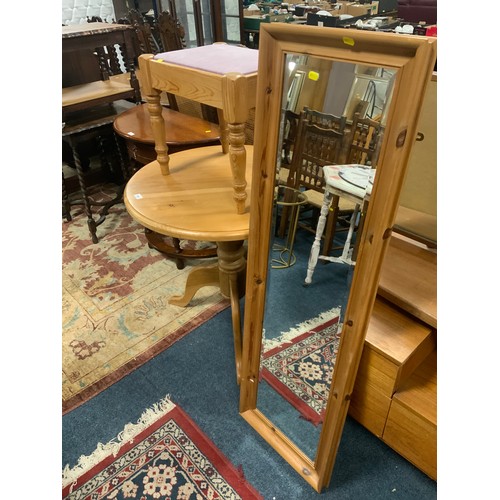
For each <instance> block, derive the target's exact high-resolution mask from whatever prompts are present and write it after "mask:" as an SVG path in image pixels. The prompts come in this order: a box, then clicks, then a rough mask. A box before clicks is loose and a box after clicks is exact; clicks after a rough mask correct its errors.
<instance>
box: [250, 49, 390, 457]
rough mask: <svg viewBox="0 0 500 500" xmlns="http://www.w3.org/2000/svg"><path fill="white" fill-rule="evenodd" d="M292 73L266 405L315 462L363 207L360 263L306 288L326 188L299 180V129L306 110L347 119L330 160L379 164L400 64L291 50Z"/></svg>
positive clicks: (342, 224) (324, 267) (322, 271)
mask: <svg viewBox="0 0 500 500" xmlns="http://www.w3.org/2000/svg"><path fill="white" fill-rule="evenodd" d="M285 70H286V73H285V75H284V79H283V85H284V87H283V90H284V92H283V102H282V109H281V112H282V120H281V124H280V135H281V137H280V140H279V141H278V144H280V150H279V151H277V152H276V157H277V170H276V189H275V193H276V196H275V202H274V208H273V224H272V231H273V236H272V245H271V247H272V248H271V250H270V255H269V275H268V283H267V294H266V305H265V315H264V325H263V343H262V353H261V365H260V377H259V386H258V399H257V408H258V409H259V410H260V411H261V412H262V413H263V414H264V415H265V416H266V417H267V418H269V419H270V420H271V421H272V422H273V425H274V426H276V427H277V428H279V429H280V430H281V431H282V432H284V433H285V434H286V436H287V437H288V438H289V439H290V440H291V441H292V442H293V443H294V444H295V445H297V446H298V447H299V448H300V449H301V450H302V451H303V452H304V453H305V454H306V455H307V456H309V457H310V458H311V460H314V457H315V454H316V451H317V444H318V440H319V436H320V432H321V422H322V418H323V414H324V410H325V408H326V402H327V398H328V394H329V389H330V384H331V381H332V374H333V370H334V365H335V358H336V354H337V350H338V345H339V340H340V337H341V335H342V324H343V314H344V311H345V310H346V307H347V302H348V299H349V292H350V285H351V281H352V277H353V273H354V271H355V259H356V251H360V250H359V249H357V250H356V249H355V241H356V233H357V231H360V230H361V227H362V224H361V221H362V215H361V214H362V213H363V211H361V214H360V213H358V214H356V215H355V217H354V221H355V222H354V224H355V225H354V228H355V229H357V231H355V232H354V234H353V237H352V240H351V243H352V245H351V251H350V253H349V258H350V261H349V262H350V263H344V262H326V261H324V260H319V261H318V263H317V266H316V269H315V271H314V275H313V278H312V283H311V284H309V285H307V286H305V277H306V273H307V265H308V259H309V254H310V251H311V246H312V244H313V241H314V237H315V234H314V232H315V229H316V225H317V220H318V215H319V208H318V207H320V206H321V202H322V197H323V194H322V193H323V189H322V187H319V186H318V189H316V193H315V196H314V200H315V201H313V195H314V193H312V191H314V190H311V189H309V188H306V187H304V186H303V185H301V183H300V182H297V181H296V179H297V178H298V177H297V176H295V177H294V176H292V177H293V178H291V177H290V171H292V173H293V172H294V171H295V170H294V169H297V168H299V167H298V165H302V167H304V166H305V165H306V164H307V162H306V160H303V159H302V158H305V156H304V150H305V149H307V146H304V147H303V148H299V147H298V146H297V144H298V141H299V136H298V135H299V134H297V128H298V129H299V130H300V126H299V121H300V116H301V115H302V119H304V118H305V116H304V115H303V112H304V109H306V110H307V109H308V110H315V111H319V112H321V113H325V114H330V115H334V116H337V117H344V119H343V120H342V124H341V125H339V124H338V123H333V122H332V123H330V124H329V125H328V126H327V128H335V129H337V130H338V134H340V135H341V141H342V151H341V153H339V156H338V157H337V161H336V162H332V161H331V160H330V161H328V160H327V161H326V164H327V165H329V164H332V163H336V164H339V165H342V164H353V163H355V164H360V165H364V166H365V169H366V170H369V169H375V171H376V167H377V158H378V153H379V151H380V146H381V143H382V141H383V137H384V128H385V120H386V116H387V113H388V108H389V105H390V101H391V94H392V88H393V82H394V79H395V76H396V71H395V70H393V69H390V68H381V67H371V66H361V65H357V64H352V63H347V62H340V61H333V60H331V59H323V58H318V57H312V56H308V55H296V54H288V55H287V56H286V63H285ZM364 119H370V120H373V122H375V126H373V127H372V129H373V130H371V129H370V130H371V131H369V133H368V134H365V135H363V136H362V140H363V141H364V144H363V145H364V146H366V148H367V149H368V150H369V151H368V152H367V149H366V148H365V150H363V151H362V153H363V154H354V153H355V152H353V150H352V148H351V143H353V142H355V137H358V135H356V130H357V128H358V127H360V126H361V124H362V123H365V122H363V120H364ZM308 120H309V121H311V120H313V118H312V117H310V118H309V119H308ZM302 123H304V122H302ZM366 123H369V122H366ZM299 133H300V132H299ZM294 135H295V137H294ZM304 137H305V136H304ZM307 140H309V139H307V138H306V139H304V141H305V142H307ZM311 140H314V138H311ZM281 145H282V148H281ZM300 149H302V155H300V154H299V152H297V151H298V150H300ZM358 152H359V151H358ZM325 155H327V153H326V152H325ZM302 167H300V168H302ZM371 173H372V174H373V172H371ZM372 179H373V177H372ZM375 179H376V177H375ZM346 180H347V182H354V183H355V182H356V181H355V180H353V179H350V180H349V179H346ZM368 185H369V183H368V184H366V186H365V187H368ZM368 191H369V189H368ZM366 199H368V198H366ZM318 200H319V201H318ZM313 203H316V204H317V205H316V206H314V205H313ZM318 204H319V205H318ZM367 206H368V207H369V203H368V205H367ZM339 207H340V212H339V215H338V224H337V229H336V231H335V237H334V241H333V247H334V248H333V250H332V251H331V253H330V255H333V256H341V255H342V252H343V251H344V244H345V241H346V238H347V236H348V234H349V231H348V229H349V225H350V222H351V218H352V216H353V213H354V212H353V208H354V205H353V204H352V203H351V205H346V206H343V204H342V201H340V202H339ZM296 216H297V217H296ZM296 223H297V225H296ZM321 246H323V242H321ZM353 248H354V250H352V249H353Z"/></svg>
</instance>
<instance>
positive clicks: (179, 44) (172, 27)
mask: <svg viewBox="0 0 500 500" xmlns="http://www.w3.org/2000/svg"><path fill="white" fill-rule="evenodd" d="M154 29H155V31H156V32H157V38H158V42H159V45H160V51H161V52H170V51H171V50H180V49H184V48H186V41H185V31H184V27H183V26H182V25H181V23H180V22H179V20H178V19H176V18H175V17H174V16H173V15H171V14H170V13H169V12H166V11H165V12H161V13H160V14H159V16H158V19H157V20H156V22H155V24H154Z"/></svg>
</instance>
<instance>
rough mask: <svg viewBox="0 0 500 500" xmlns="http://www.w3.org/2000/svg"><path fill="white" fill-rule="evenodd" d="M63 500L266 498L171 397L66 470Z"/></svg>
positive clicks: (250, 499) (245, 499)
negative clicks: (112, 439)
mask: <svg viewBox="0 0 500 500" xmlns="http://www.w3.org/2000/svg"><path fill="white" fill-rule="evenodd" d="M62 497H63V499H67V500H70V499H71V500H77V499H78V500H79V499H92V500H99V499H134V498H135V499H138V500H148V499H159V498H172V499H173V498H177V499H186V500H187V499H193V500H202V499H212V500H217V499H221V500H226V499H230V500H231V499H234V500H237V499H243V500H253V499H255V500H257V499H261V498H262V497H261V495H259V493H258V492H257V491H256V490H255V489H254V488H253V487H252V486H251V485H250V484H249V483H248V482H247V481H246V480H245V478H244V476H243V472H242V470H241V468H239V469H237V468H235V467H234V466H233V465H232V464H231V463H230V462H229V461H228V459H227V458H226V457H225V456H224V455H223V454H222V453H221V452H220V450H218V449H217V448H216V446H215V445H214V444H213V443H212V442H211V441H210V440H209V439H208V437H207V436H206V435H204V434H203V432H202V431H201V430H200V429H199V428H198V427H197V425H196V424H195V423H194V422H193V421H192V420H191V419H190V417H189V416H188V415H187V414H186V413H185V412H184V411H183V410H182V409H181V408H180V407H179V406H177V405H175V404H174V403H172V402H171V401H170V400H169V399H168V398H165V399H164V400H162V401H161V402H160V403H158V404H156V405H154V407H153V408H150V409H148V410H146V411H145V412H144V413H143V415H142V416H141V418H140V419H139V422H138V423H137V424H134V425H133V424H128V425H126V426H125V428H124V430H123V431H122V432H121V433H120V435H119V436H118V438H117V439H116V440H114V441H112V442H110V443H108V444H106V445H103V444H101V443H99V444H98V446H97V448H96V450H95V451H94V452H93V453H92V455H91V456H89V457H81V458H80V460H79V463H78V464H77V465H76V466H75V467H74V468H73V469H70V468H69V466H66V467H65V469H64V470H63V492H62Z"/></svg>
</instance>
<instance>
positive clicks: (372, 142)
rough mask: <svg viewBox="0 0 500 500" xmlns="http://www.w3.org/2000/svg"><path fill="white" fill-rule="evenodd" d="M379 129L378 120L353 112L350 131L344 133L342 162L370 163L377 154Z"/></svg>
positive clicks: (380, 126) (379, 139)
mask: <svg viewBox="0 0 500 500" xmlns="http://www.w3.org/2000/svg"><path fill="white" fill-rule="evenodd" d="M381 130H382V125H381V123H380V122H379V121H375V120H372V119H370V118H361V115H360V114H359V113H355V114H354V118H353V121H352V125H351V127H350V132H349V134H348V135H346V157H345V159H344V160H343V163H346V164H350V163H357V164H360V165H372V160H373V158H374V157H376V156H378V149H379V147H380V144H381V138H382V136H381V133H380V132H381Z"/></svg>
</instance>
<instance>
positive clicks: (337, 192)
mask: <svg viewBox="0 0 500 500" xmlns="http://www.w3.org/2000/svg"><path fill="white" fill-rule="evenodd" d="M323 173H324V177H325V183H326V184H325V194H324V196H323V205H322V206H321V213H320V217H319V219H318V225H317V227H316V236H315V238H314V243H313V245H312V247H311V253H310V255H309V262H308V264H307V276H306V279H305V284H306V285H309V284H311V283H312V276H313V273H314V270H315V268H316V264H317V263H318V259H322V260H327V261H330V262H337V263H341V264H348V265H352V266H353V265H354V264H355V261H353V260H352V248H351V241H352V236H353V234H354V229H355V227H356V220H357V218H358V215H359V211H360V207H361V205H362V204H363V203H364V202H365V201H367V200H368V199H369V197H370V194H371V191H372V186H373V181H374V178H375V169H372V168H370V167H367V166H366V165H358V164H350V165H327V166H325V167H323ZM334 196H338V197H343V198H347V199H348V200H350V201H352V202H353V203H354V204H355V208H354V212H353V214H352V216H351V221H350V224H349V232H348V233H347V237H346V241H345V243H344V248H343V250H342V255H341V256H340V257H330V256H327V255H319V251H320V243H321V238H322V236H323V232H324V230H325V224H326V217H327V215H328V211H329V209H330V205H331V203H332V200H333V197H334Z"/></svg>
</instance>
